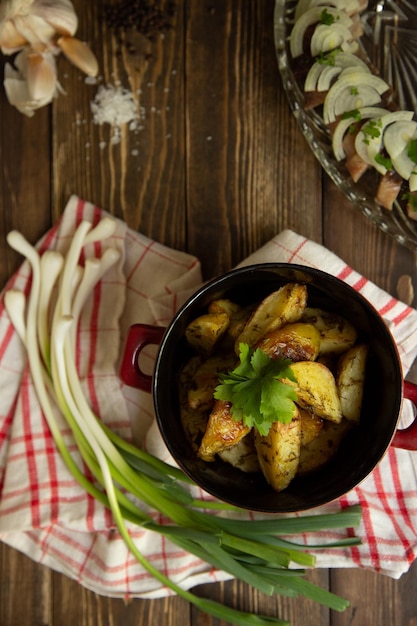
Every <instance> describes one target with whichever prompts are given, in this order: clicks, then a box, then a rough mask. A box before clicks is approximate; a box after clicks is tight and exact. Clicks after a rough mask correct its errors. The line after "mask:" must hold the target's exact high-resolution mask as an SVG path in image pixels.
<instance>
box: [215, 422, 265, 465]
mask: <svg viewBox="0 0 417 626" xmlns="http://www.w3.org/2000/svg"><path fill="white" fill-rule="evenodd" d="M219 457H220V458H221V459H222V461H225V462H226V463H230V465H233V467H237V468H238V469H240V470H242V472H247V473H253V472H259V471H260V467H259V461H258V453H257V452H256V448H255V441H254V434H253V429H252V430H251V431H250V433H248V434H247V435H245V437H243V439H241V440H240V441H238V442H237V443H235V445H234V446H232V447H231V448H226V450H222V451H221V452H219Z"/></svg>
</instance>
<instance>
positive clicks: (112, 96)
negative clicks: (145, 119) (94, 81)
mask: <svg viewBox="0 0 417 626" xmlns="http://www.w3.org/2000/svg"><path fill="white" fill-rule="evenodd" d="M90 107H91V111H92V113H93V119H94V123H95V124H100V125H101V124H110V125H111V127H112V135H111V138H110V143H111V144H118V143H120V140H121V135H122V126H124V125H125V124H128V125H129V126H128V127H129V130H132V131H135V130H138V129H139V120H140V113H139V108H138V105H137V103H136V101H135V98H134V96H133V93H132V92H131V91H129V90H128V89H126V88H125V87H122V86H120V85H116V86H114V85H101V86H100V87H99V88H98V90H97V94H96V96H95V98H94V100H93V101H92V102H90Z"/></svg>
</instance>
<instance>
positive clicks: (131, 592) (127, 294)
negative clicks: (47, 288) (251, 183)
mask: <svg viewBox="0 0 417 626" xmlns="http://www.w3.org/2000/svg"><path fill="white" fill-rule="evenodd" d="M105 215H107V214H106V213H105V212H104V211H102V210H100V209H99V208H97V207H94V206H93V205H92V204H90V203H88V202H84V201H82V200H81V199H79V198H77V197H76V196H73V197H72V198H71V199H70V200H69V202H68V205H67V207H66V209H65V211H64V213H63V216H62V218H61V220H60V221H59V222H58V223H57V224H56V225H55V226H54V228H52V230H51V231H49V232H48V233H47V234H46V235H45V236H44V238H43V239H42V240H41V241H40V242H39V244H38V248H39V249H40V251H45V250H46V249H57V250H60V251H63V252H65V250H66V249H67V247H68V244H69V241H70V239H71V237H72V235H73V233H74V230H75V228H76V226H77V225H78V223H79V222H80V221H81V219H89V220H90V221H92V222H93V224H95V223H97V222H98V221H99V219H100V218H101V217H103V216H105ZM108 246H113V247H116V248H117V249H118V250H119V251H120V252H121V257H120V261H119V263H118V264H117V265H116V266H114V267H113V268H112V269H111V270H109V272H108V273H107V274H106V275H105V276H104V278H103V279H102V281H101V282H100V283H99V284H98V286H97V287H96V288H95V290H94V292H93V294H92V296H91V298H90V300H89V301H88V303H87V305H86V307H85V309H84V311H83V314H82V318H81V324H80V327H79V332H78V339H77V364H78V368H79V372H80V376H81V378H82V380H83V384H84V387H85V390H86V394H87V397H88V398H89V401H90V403H91V405H92V407H93V409H94V411H95V412H96V413H97V414H98V415H100V417H101V419H103V421H104V422H105V423H106V424H108V425H109V426H110V427H111V428H113V429H114V430H115V431H117V432H118V433H119V434H120V435H122V436H123V437H125V438H128V439H132V438H133V439H134V440H135V441H136V442H138V443H140V444H141V445H144V446H146V448H147V449H148V450H149V451H150V452H152V453H153V454H156V455H158V456H159V457H160V458H163V459H165V460H168V461H169V460H170V457H169V454H168V451H167V449H166V448H165V446H164V444H163V443H162V439H161V437H160V435H159V432H158V429H157V427H156V425H155V420H154V416H153V408H152V399H151V397H150V396H149V395H148V394H146V393H144V392H141V391H138V390H135V389H132V388H128V387H125V386H123V385H122V384H121V382H120V380H119V378H118V376H117V371H118V360H119V357H120V346H121V345H123V341H124V337H125V334H126V332H127V329H128V328H129V326H130V325H131V324H132V323H136V322H142V323H149V324H157V325H160V326H165V325H167V324H168V322H169V321H170V319H171V318H172V316H173V315H174V313H175V311H176V310H177V309H178V307H179V306H180V305H181V304H182V303H183V302H184V301H185V300H186V299H187V297H189V296H190V295H191V294H192V293H193V292H194V291H195V290H196V289H197V288H198V286H199V285H200V284H201V273H200V265H199V262H198V260H197V259H196V258H195V257H192V256H190V255H188V254H184V253H182V252H178V251H175V250H172V249H169V248H167V247H165V246H162V245H160V244H158V243H156V242H155V241H152V240H150V239H148V238H146V237H144V236H142V235H140V234H138V233H137V232H134V231H132V230H130V229H128V228H127V226H126V225H125V224H124V223H123V222H121V221H119V220H117V228H116V231H115V233H114V235H113V236H112V237H111V238H110V239H109V240H108V241H106V242H104V243H100V244H95V245H94V246H92V247H90V248H88V249H85V250H84V253H83V255H84V256H85V257H86V256H89V255H90V254H95V255H96V254H98V255H99V256H101V254H102V253H103V251H104V248H105V247H108ZM267 261H275V262H292V263H300V264H304V265H310V266H313V267H319V268H320V269H323V270H327V271H328V272H329V273H333V274H334V275H336V276H338V277H339V278H341V279H343V280H345V281H346V282H348V283H349V284H350V285H352V286H353V287H354V288H355V289H357V290H359V291H361V292H362V293H363V295H364V296H365V297H367V298H368V299H369V300H370V301H371V302H372V303H373V304H374V305H375V306H376V308H377V309H378V310H379V311H380V312H381V314H382V315H383V317H384V318H385V319H386V321H387V323H388V324H389V326H390V327H391V330H392V333H393V335H394V338H395V340H396V342H397V345H398V348H399V352H400V356H401V360H402V364H403V369H404V373H406V372H407V371H408V370H409V368H410V367H411V365H412V363H413V361H414V358H415V356H416V354H417V311H415V310H414V309H412V308H410V307H409V306H407V305H405V304H403V303H401V302H399V301H398V300H396V299H395V298H393V297H392V296H390V295H389V294H387V293H385V292H383V291H382V290H380V289H379V288H377V287H376V286H375V285H373V284H372V283H370V282H369V281H367V280H366V279H365V278H364V277H362V276H360V275H359V274H358V273H357V272H355V271H353V270H352V269H351V268H349V267H348V266H346V264H345V263H344V262H343V261H342V260H340V259H339V258H337V257H336V256H335V255H334V254H332V253H331V252H329V251H328V250H326V249H325V248H323V247H322V246H320V245H317V244H315V243H313V242H311V241H309V240H307V239H305V238H303V237H301V236H299V235H297V234H296V233H294V232H292V231H289V230H287V231H284V232H282V233H281V234H279V235H278V236H277V237H275V238H274V239H273V240H272V241H270V242H269V243H268V244H267V245H266V246H264V247H263V248H262V249H260V250H259V251H257V252H256V253H255V254H253V255H252V256H250V257H249V258H248V259H246V260H245V262H244V264H251V263H260V262H267ZM29 285H30V271H29V267H28V265H27V263H26V262H25V263H23V264H22V266H21V268H20V269H19V270H18V272H16V274H15V275H14V276H13V277H12V278H11V279H10V281H9V283H8V285H7V286H6V289H7V288H10V287H15V288H19V289H22V290H27V289H28V288H29ZM3 295H4V292H3V294H2V296H3ZM147 358H148V359H149V367H150V368H151V367H152V364H153V359H154V355H153V354H152V353H148V355H147ZM0 398H1V400H0V539H1V540H2V541H3V542H5V543H7V544H8V545H10V546H13V547H14V548H16V549H18V550H20V551H21V552H23V553H25V554H27V555H28V556H29V557H30V558H32V559H33V560H35V561H38V562H40V563H42V564H44V565H46V566H48V567H50V568H52V569H54V570H57V571H59V572H62V573H64V574H66V575H67V576H69V577H71V578H73V579H75V580H77V581H78V582H79V583H80V584H82V585H84V586H85V587H86V588H89V589H91V590H93V591H95V592H97V593H99V594H102V595H107V596H112V597H123V598H126V597H143V598H155V597H161V596H165V595H168V594H169V593H170V592H169V591H168V590H167V589H165V588H164V587H161V586H160V584H159V583H158V582H157V581H155V580H154V579H153V578H151V577H150V576H149V575H148V574H147V573H146V572H145V571H144V570H143V569H142V568H141V566H140V565H138V564H137V563H136V561H135V560H134V559H133V557H131V555H130V553H129V552H128V550H127V549H126V547H125V544H124V542H123V540H122V539H121V538H120V536H119V534H118V532H117V530H116V529H115V526H114V524H113V522H112V518H111V514H110V513H109V512H108V511H107V510H106V509H105V508H104V507H103V506H102V505H101V504H99V503H97V502H95V501H94V500H93V499H92V498H91V497H90V496H88V495H87V494H86V493H85V492H84V491H83V490H82V489H81V488H80V487H79V486H78V484H77V483H76V482H75V481H74V479H73V478H72V476H71V475H70V474H69V473H68V471H67V469H66V467H65V466H64V464H63V462H62V461H61V459H60V456H59V453H58V452H57V451H56V450H55V447H54V443H53V440H52V438H51V436H50V434H49V431H48V428H47V425H46V422H45V421H44V419H43V416H42V413H41V411H40V408H39V404H38V402H37V398H36V395H35V393H34V390H33V387H32V383H31V379H30V375H29V372H28V368H27V362H26V355H25V352H24V350H23V348H22V345H21V343H20V340H19V339H18V337H17V336H16V333H15V332H14V330H13V328H12V326H11V323H10V320H9V318H8V316H7V314H6V312H5V310H4V303H3V297H2V298H1V301H0ZM410 415H411V409H410V407H409V406H408V403H407V402H406V403H405V404H404V410H403V416H402V424H403V425H406V424H407V422H408V421H409V419H410ZM63 433H64V438H65V441H66V443H67V445H68V446H69V447H70V449H72V450H73V451H74V443H73V441H72V438H71V435H70V432H69V430H68V428H65V424H63ZM416 471H417V453H411V452H408V451H405V450H398V449H394V448H390V449H389V451H388V453H387V454H386V455H385V457H384V459H383V461H382V462H381V463H380V464H379V466H378V468H377V469H375V470H374V471H373V472H372V474H371V475H370V476H369V477H368V478H367V479H366V480H365V481H364V482H363V483H362V484H361V485H360V487H358V488H356V489H354V490H353V491H351V492H350V493H349V494H347V495H346V496H345V497H344V498H342V499H341V500H340V501H338V502H335V503H332V504H331V505H327V506H326V507H321V508H320V509H319V510H317V513H319V512H320V513H321V512H327V511H328V512H330V511H337V510H339V509H340V508H341V507H343V506H346V505H347V504H356V503H360V504H362V507H363V521H362V524H361V526H360V528H359V529H356V531H355V533H356V534H357V535H359V536H360V537H361V538H362V541H363V545H361V546H359V547H355V548H353V549H338V550H329V551H324V552H320V553H318V554H317V565H318V566H319V567H320V566H321V567H362V568H368V569H373V570H374V571H377V572H382V573H385V574H388V575H390V576H392V577H395V578H398V577H400V576H401V574H402V573H404V572H405V571H407V570H408V568H409V566H410V564H411V563H412V561H413V560H414V558H415V556H416V555H417V477H416ZM195 491H196V494H198V496H199V497H207V498H208V497H209V496H206V495H205V494H202V493H201V490H199V489H198V488H195ZM241 515H242V517H249V518H254V517H255V514H253V513H249V512H242V514H241ZM158 521H161V522H163V520H162V519H161V520H159V518H158ZM130 531H131V534H132V537H133V538H134V540H135V542H136V544H137V545H138V547H139V549H140V550H141V551H142V552H143V553H144V555H145V556H146V557H147V558H148V559H149V560H150V561H151V562H152V564H153V565H154V566H155V567H157V568H159V569H160V570H161V571H163V572H164V573H165V574H166V575H168V576H170V577H171V578H172V579H173V580H174V581H175V582H176V583H177V584H180V585H181V586H182V587H184V588H190V587H193V586H195V585H197V584H201V583H207V582H214V581H219V580H226V579H227V578H229V576H228V575H227V574H225V573H224V572H219V571H216V570H214V569H213V568H211V567H210V566H208V565H207V564H206V563H204V562H201V561H200V560H198V559H197V558H196V557H194V556H193V555H190V554H188V553H185V552H183V551H182V550H180V549H179V548H178V547H176V546H174V545H172V544H171V543H170V542H169V541H167V540H166V539H165V538H164V537H161V536H159V535H155V534H153V533H152V532H151V531H148V530H145V529H141V528H137V527H132V526H131V527H130ZM345 533H346V531H342V530H341V531H332V532H331V533H329V532H326V533H318V534H317V533H316V534H315V535H314V536H309V535H304V537H303V538H304V539H305V542H306V544H307V545H308V544H309V543H310V544H311V543H317V542H318V541H325V540H326V539H331V540H334V539H340V538H342V537H343V536H345Z"/></svg>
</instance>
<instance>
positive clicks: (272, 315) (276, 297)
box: [236, 283, 307, 352]
mask: <svg viewBox="0 0 417 626" xmlns="http://www.w3.org/2000/svg"><path fill="white" fill-rule="evenodd" d="M306 303H307V287H306V286H305V285H299V284H297V283H288V284H287V285H284V286H283V287H281V288H280V289H278V290H277V291H274V292H272V293H271V294H270V295H269V296H267V297H266V298H265V299H264V300H263V301H262V302H261V304H260V305H259V306H258V307H257V309H256V310H255V311H254V313H253V314H252V315H251V317H250V318H249V320H248V321H247V324H246V326H245V327H244V329H243V331H242V332H241V333H240V335H239V336H238V338H237V339H236V346H238V345H239V343H247V344H248V345H249V346H253V345H255V343H256V342H257V341H258V340H259V339H260V338H261V337H263V336H264V335H266V333H268V332H271V331H273V330H275V329H276V328H279V327H280V326H283V325H284V324H288V323H290V322H296V321H298V320H299V318H300V316H301V314H302V312H303V311H304V308H305V306H306ZM236 352H238V350H236Z"/></svg>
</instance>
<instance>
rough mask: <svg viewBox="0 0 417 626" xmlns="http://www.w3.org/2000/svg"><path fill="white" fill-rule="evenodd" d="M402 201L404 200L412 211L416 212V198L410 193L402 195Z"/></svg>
mask: <svg viewBox="0 0 417 626" xmlns="http://www.w3.org/2000/svg"><path fill="white" fill-rule="evenodd" d="M401 199H402V200H406V201H407V204H408V205H409V206H410V207H411V208H412V209H413V211H417V197H416V196H415V195H414V194H412V193H404V194H403V195H402V196H401Z"/></svg>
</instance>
